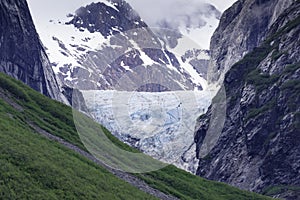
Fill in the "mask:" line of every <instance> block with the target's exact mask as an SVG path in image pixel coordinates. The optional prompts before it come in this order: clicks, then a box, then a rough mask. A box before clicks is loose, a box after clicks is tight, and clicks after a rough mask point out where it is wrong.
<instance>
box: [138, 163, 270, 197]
mask: <svg viewBox="0 0 300 200" xmlns="http://www.w3.org/2000/svg"><path fill="white" fill-rule="evenodd" d="M139 177H140V178H142V179H144V180H145V181H146V182H147V183H148V184H149V185H151V186H152V187H155V188H157V189H159V190H161V191H164V192H165V193H169V194H172V195H174V196H176V197H178V198H179V199H218V200H222V199H224V200H225V199H253V200H254V199H255V200H259V199H268V198H267V197H264V196H260V195H257V194H255V193H249V192H246V191H241V190H238V189H236V188H233V187H231V186H228V185H226V184H223V183H217V182H213V181H208V180H205V179H203V178H200V177H195V176H194V175H192V174H190V173H187V172H185V171H183V170H181V169H178V168H176V167H174V166H168V167H166V168H164V169H162V170H159V171H155V172H151V173H147V174H140V175H139Z"/></svg>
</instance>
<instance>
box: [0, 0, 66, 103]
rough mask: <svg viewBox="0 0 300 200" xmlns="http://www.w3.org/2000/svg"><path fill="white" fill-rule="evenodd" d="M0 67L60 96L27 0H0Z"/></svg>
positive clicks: (34, 85)
mask: <svg viewBox="0 0 300 200" xmlns="http://www.w3.org/2000/svg"><path fill="white" fill-rule="evenodd" d="M0 71H1V72H4V73H6V74H8V75H10V76H12V77H14V78H16V79H19V80H21V81H23V82H24V83H26V84H27V85H29V86H30V87H32V88H34V89H35V90H37V91H39V92H41V93H43V94H45V95H47V96H49V97H51V98H54V99H57V100H61V96H60V94H61V93H60V91H59V88H58V85H57V82H56V79H55V75H54V73H53V71H52V69H51V66H50V63H49V60H48V58H47V55H46V53H45V51H44V48H43V46H42V44H41V42H40V40H39V36H38V34H37V33H36V30H35V27H34V24H33V21H32V18H31V15H30V12H29V9H28V5H27V2H26V0H3V1H1V2H0Z"/></svg>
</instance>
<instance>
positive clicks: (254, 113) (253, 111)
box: [245, 99, 276, 121]
mask: <svg viewBox="0 0 300 200" xmlns="http://www.w3.org/2000/svg"><path fill="white" fill-rule="evenodd" d="M275 105H276V101H275V100H274V99H273V100H271V101H269V102H268V103H266V104H265V105H264V106H262V107H259V108H252V109H250V110H249V113H248V115H247V116H246V119H245V120H246V121H248V120H249V119H251V118H253V117H255V116H258V115H260V114H262V113H265V112H267V111H269V110H270V109H272V108H274V106H275Z"/></svg>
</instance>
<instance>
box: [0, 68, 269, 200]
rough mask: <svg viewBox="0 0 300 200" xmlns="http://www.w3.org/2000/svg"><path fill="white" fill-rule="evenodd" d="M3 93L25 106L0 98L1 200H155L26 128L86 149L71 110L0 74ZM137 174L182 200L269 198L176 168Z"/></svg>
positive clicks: (121, 144)
mask: <svg viewBox="0 0 300 200" xmlns="http://www.w3.org/2000/svg"><path fill="white" fill-rule="evenodd" d="M0 90H3V91H5V93H6V96H8V97H9V98H10V100H11V101H13V102H16V103H17V104H18V105H21V107H22V108H23V109H20V108H19V110H18V108H17V107H16V106H15V107H14V106H11V105H9V104H8V103H6V102H5V101H3V100H2V99H1V98H0V118H1V121H0V141H1V142H0V199H16V198H17V197H18V198H21V199H26V198H27V199H62V198H68V199H153V197H151V196H149V195H147V194H145V193H143V192H141V191H139V190H137V189H136V188H134V187H132V186H130V185H128V184H127V183H125V182H123V181H121V180H119V179H118V178H116V177H114V176H113V175H111V174H110V173H109V172H107V171H106V170H105V169H103V168H102V167H99V166H97V165H95V164H94V163H92V162H90V161H88V160H87V159H85V158H83V157H82V156H80V155H77V154H76V153H74V152H72V151H70V150H68V149H66V148H65V147H63V146H62V145H60V144H57V143H55V142H52V141H48V140H47V139H45V138H44V137H42V136H40V135H38V134H37V133H35V132H34V131H33V130H32V129H31V128H30V126H29V125H28V124H27V122H28V121H30V122H33V123H35V124H37V125H38V126H39V127H41V128H42V129H44V130H46V131H48V132H49V133H52V134H53V135H57V136H59V137H61V138H63V139H65V140H67V141H68V142H71V143H73V144H75V145H77V146H78V147H80V148H82V149H85V148H84V146H83V145H82V143H81V141H80V139H79V136H78V134H77V131H76V129H75V125H74V122H73V116H72V110H71V108H70V107H68V106H65V105H63V104H61V103H58V102H56V101H53V100H50V99H48V98H47V97H44V96H42V95H40V94H39V93H37V92H35V91H34V90H32V89H30V88H29V87H27V86H25V85H24V84H23V83H21V82H19V81H16V80H14V79H11V78H9V77H8V76H6V75H4V74H1V73H0ZM8 91H9V92H8ZM107 135H108V136H109V138H110V139H111V140H113V141H114V143H115V144H116V145H118V146H120V147H122V148H124V149H127V150H132V149H131V148H130V147H128V146H127V145H125V144H123V143H121V142H119V141H118V140H117V139H115V138H114V137H113V136H111V135H110V134H109V132H107ZM133 151H135V150H133ZM137 176H138V177H140V178H142V179H144V180H145V181H146V182H147V183H149V184H150V185H151V186H153V187H155V188H158V189H159V190H161V191H163V192H166V193H170V194H173V195H174V196H177V197H179V198H180V199H268V198H267V197H264V196H260V195H257V194H254V193H250V192H246V191H241V190H238V189H236V188H233V187H230V186H228V185H225V184H222V183H217V182H212V181H208V180H205V179H202V178H200V177H196V176H194V175H191V174H189V173H187V172H185V171H183V170H180V169H177V168H175V167H174V166H168V167H166V168H164V169H162V170H159V171H156V172H151V173H147V174H137Z"/></svg>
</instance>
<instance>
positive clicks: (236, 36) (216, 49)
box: [208, 0, 293, 83]
mask: <svg viewBox="0 0 300 200" xmlns="http://www.w3.org/2000/svg"><path fill="white" fill-rule="evenodd" d="M292 2H293V0H275V1H268V0H257V1H248V0H239V1H237V2H236V3H235V4H234V5H233V6H232V7H231V8H230V9H228V10H227V11H225V12H224V14H223V15H222V17H221V20H220V24H219V26H218V28H217V30H216V31H215V33H214V34H213V36H212V38H211V44H210V50H211V61H210V62H211V65H210V67H209V72H208V81H209V82H210V83H215V82H219V83H222V81H223V80H224V75H225V74H226V72H227V71H228V70H229V69H230V67H231V66H232V65H233V64H235V63H236V62H238V61H239V60H241V59H242V58H243V57H244V56H245V55H246V54H247V53H249V52H251V51H252V50H253V48H255V47H257V46H259V45H260V44H261V42H263V41H264V40H265V39H266V36H267V33H268V30H269V28H270V27H271V26H272V24H273V23H274V22H275V21H276V19H277V18H278V16H279V15H280V14H281V13H282V12H283V11H284V10H285V9H286V8H287V7H288V6H289V5H290V4H291V3H292Z"/></svg>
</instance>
